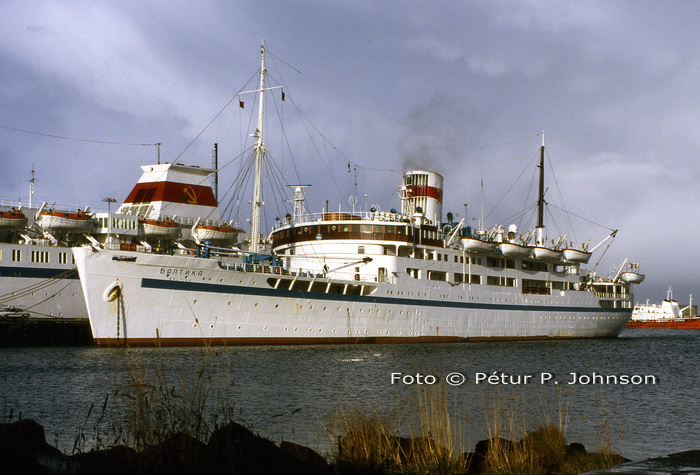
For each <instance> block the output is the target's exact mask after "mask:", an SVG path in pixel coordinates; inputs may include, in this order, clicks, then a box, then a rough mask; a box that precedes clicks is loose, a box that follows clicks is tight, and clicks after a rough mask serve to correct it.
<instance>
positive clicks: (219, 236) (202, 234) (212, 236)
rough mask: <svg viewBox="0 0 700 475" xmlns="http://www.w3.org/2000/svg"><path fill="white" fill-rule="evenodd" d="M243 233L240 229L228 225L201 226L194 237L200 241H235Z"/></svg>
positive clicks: (195, 231)
mask: <svg viewBox="0 0 700 475" xmlns="http://www.w3.org/2000/svg"><path fill="white" fill-rule="evenodd" d="M240 233H241V230H240V229H237V228H234V227H233V226H230V225H228V224H225V225H223V226H207V225H199V226H197V227H196V228H195V230H194V235H195V237H196V238H197V239H198V240H199V241H202V242H203V241H235V240H236V238H237V237H238V235H239V234H240Z"/></svg>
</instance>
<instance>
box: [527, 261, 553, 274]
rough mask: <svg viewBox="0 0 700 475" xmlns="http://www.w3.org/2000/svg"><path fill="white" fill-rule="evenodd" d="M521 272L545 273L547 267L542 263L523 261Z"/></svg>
mask: <svg viewBox="0 0 700 475" xmlns="http://www.w3.org/2000/svg"><path fill="white" fill-rule="evenodd" d="M523 270H534V271H541V272H547V271H548V270H549V267H548V266H547V264H545V263H544V262H533V261H523Z"/></svg>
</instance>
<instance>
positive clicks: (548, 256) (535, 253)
mask: <svg viewBox="0 0 700 475" xmlns="http://www.w3.org/2000/svg"><path fill="white" fill-rule="evenodd" d="M531 249H532V253H531V254H530V255H531V257H532V258H533V259H536V260H538V261H543V262H556V261H558V260H560V259H561V257H562V251H560V250H557V249H550V248H548V247H542V246H535V247H532V248H531Z"/></svg>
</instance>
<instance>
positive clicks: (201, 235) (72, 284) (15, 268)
mask: <svg viewBox="0 0 700 475" xmlns="http://www.w3.org/2000/svg"><path fill="white" fill-rule="evenodd" d="M142 169H143V176H142V177H141V179H140V180H139V182H138V183H137V184H136V186H135V187H134V189H133V190H132V192H131V193H130V194H129V196H128V197H127V198H126V199H125V201H124V203H123V204H122V206H121V207H120V208H119V209H118V210H116V212H115V211H112V210H111V209H109V208H108V210H107V211H97V212H92V211H91V210H90V208H89V207H85V208H81V209H77V208H69V207H63V206H56V205H48V204H47V203H42V204H40V205H38V206H35V205H33V204H32V199H31V198H32V195H33V194H34V189H33V183H34V179H33V178H32V180H31V181H30V183H31V187H30V196H29V197H30V199H29V200H28V201H27V202H25V203H22V202H9V201H6V202H0V317H2V316H3V315H5V314H13V315H16V314H21V315H27V316H30V317H35V318H50V319H87V318H88V312H87V308H86V306H85V298H84V297H83V293H82V288H81V286H80V282H79V279H78V271H77V269H76V265H75V260H74V259H73V254H72V252H71V248H72V247H75V246H81V245H90V246H94V247H97V248H105V247H109V248H113V249H124V250H139V251H150V252H169V251H170V249H172V248H177V247H187V248H189V247H192V246H193V245H194V244H196V243H197V242H201V241H210V242H216V243H221V244H231V243H232V242H235V241H236V240H237V237H238V234H239V233H240V230H239V229H237V228H236V227H234V226H232V225H231V224H230V223H225V222H222V220H221V216H220V213H219V210H218V205H217V202H216V199H215V196H214V192H213V190H212V188H211V187H210V186H209V180H208V177H209V175H210V174H212V173H213V170H209V169H204V168H200V167H194V166H186V165H181V164H157V165H150V166H146V167H142ZM203 183H204V184H203ZM109 201H110V202H112V201H113V200H111V199H110V200H109Z"/></svg>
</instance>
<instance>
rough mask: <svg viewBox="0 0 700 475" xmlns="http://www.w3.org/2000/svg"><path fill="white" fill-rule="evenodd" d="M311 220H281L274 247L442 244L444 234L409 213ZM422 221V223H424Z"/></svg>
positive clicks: (273, 237) (334, 215) (339, 215)
mask: <svg viewBox="0 0 700 475" xmlns="http://www.w3.org/2000/svg"><path fill="white" fill-rule="evenodd" d="M308 218H310V219H308V220H306V221H303V222H299V223H292V222H291V219H288V221H287V222H283V223H281V225H280V226H279V227H277V228H276V229H274V230H273V231H272V233H271V235H270V238H271V240H272V247H273V248H275V249H276V248H279V247H283V246H289V245H294V244H298V243H303V242H318V241H324V240H336V241H391V242H399V243H411V244H416V245H426V246H437V247H443V246H444V244H443V240H442V233H441V231H440V230H439V228H438V227H437V226H435V225H433V224H430V223H429V222H428V221H427V220H419V221H418V222H417V223H414V222H412V220H411V218H410V217H409V216H407V215H404V214H400V213H387V212H368V213H363V214H362V215H357V214H350V213H322V214H320V215H312V216H308ZM421 221H422V222H421Z"/></svg>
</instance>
